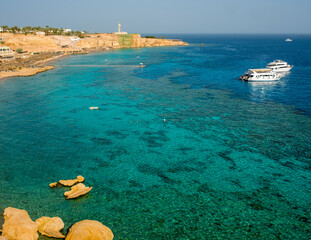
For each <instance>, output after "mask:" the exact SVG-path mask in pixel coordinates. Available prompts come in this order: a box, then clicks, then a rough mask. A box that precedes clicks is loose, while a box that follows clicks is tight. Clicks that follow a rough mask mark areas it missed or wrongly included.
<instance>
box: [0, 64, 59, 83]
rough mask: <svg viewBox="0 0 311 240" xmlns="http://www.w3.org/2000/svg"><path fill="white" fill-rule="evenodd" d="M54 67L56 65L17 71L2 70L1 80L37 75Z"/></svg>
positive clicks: (0, 73)
mask: <svg viewBox="0 0 311 240" xmlns="http://www.w3.org/2000/svg"><path fill="white" fill-rule="evenodd" d="M51 69H54V66H44V67H37V68H22V69H20V70H18V71H16V72H0V80H3V79H6V78H10V77H30V76H33V75H36V74H37V73H41V72H46V71H48V70H51Z"/></svg>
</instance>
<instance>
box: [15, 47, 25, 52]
mask: <svg viewBox="0 0 311 240" xmlns="http://www.w3.org/2000/svg"><path fill="white" fill-rule="evenodd" d="M15 52H17V53H22V52H23V49H21V48H17V49H16V50H15Z"/></svg>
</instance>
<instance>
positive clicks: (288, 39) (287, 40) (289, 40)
mask: <svg viewBox="0 0 311 240" xmlns="http://www.w3.org/2000/svg"><path fill="white" fill-rule="evenodd" d="M292 41H293V39H290V38H287V39H286V40H285V42H292Z"/></svg>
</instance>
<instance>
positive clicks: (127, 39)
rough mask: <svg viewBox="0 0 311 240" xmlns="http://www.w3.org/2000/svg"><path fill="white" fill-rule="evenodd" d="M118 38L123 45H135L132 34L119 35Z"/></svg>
mask: <svg viewBox="0 0 311 240" xmlns="http://www.w3.org/2000/svg"><path fill="white" fill-rule="evenodd" d="M118 40H119V44H120V46H122V47H131V46H132V45H133V36H132V35H130V34H122V35H118Z"/></svg>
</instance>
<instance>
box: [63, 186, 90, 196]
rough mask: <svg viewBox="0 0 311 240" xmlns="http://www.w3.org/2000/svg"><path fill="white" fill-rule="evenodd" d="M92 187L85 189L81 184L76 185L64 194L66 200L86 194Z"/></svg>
mask: <svg viewBox="0 0 311 240" xmlns="http://www.w3.org/2000/svg"><path fill="white" fill-rule="evenodd" d="M92 188H93V187H86V186H85V185H84V184H83V183H78V184H77V185H75V186H73V187H71V190H70V191H67V192H65V193H64V195H65V197H66V199H72V198H77V197H80V196H82V195H85V194H87V193H88V192H89V191H91V190H92Z"/></svg>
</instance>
